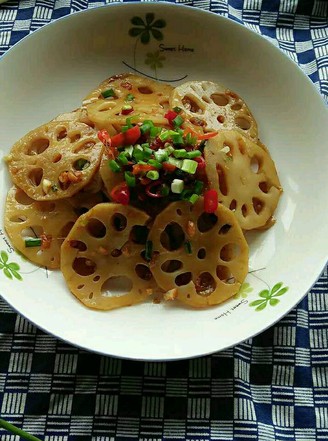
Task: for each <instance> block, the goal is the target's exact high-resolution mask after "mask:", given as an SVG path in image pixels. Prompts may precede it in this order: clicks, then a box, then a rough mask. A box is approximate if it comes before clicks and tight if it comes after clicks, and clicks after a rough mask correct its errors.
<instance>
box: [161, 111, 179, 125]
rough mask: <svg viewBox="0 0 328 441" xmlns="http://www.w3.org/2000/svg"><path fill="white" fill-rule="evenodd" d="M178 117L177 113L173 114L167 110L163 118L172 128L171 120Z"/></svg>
mask: <svg viewBox="0 0 328 441" xmlns="http://www.w3.org/2000/svg"><path fill="white" fill-rule="evenodd" d="M177 116H178V114H177V112H174V110H168V111H167V112H166V114H165V115H164V118H166V119H167V120H168V122H169V124H170V125H171V126H173V120H174V118H176V117H177Z"/></svg>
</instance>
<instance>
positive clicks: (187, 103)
mask: <svg viewBox="0 0 328 441" xmlns="http://www.w3.org/2000/svg"><path fill="white" fill-rule="evenodd" d="M176 106H177V107H180V108H181V109H182V110H183V116H185V117H187V118H188V120H189V121H188V122H187V123H186V124H187V125H188V123H191V125H192V126H193V128H194V129H196V130H198V129H202V130H203V131H204V132H212V131H216V130H221V129H236V130H238V131H240V132H241V133H243V134H245V135H246V136H248V137H249V138H250V139H252V140H254V141H256V140H257V138H258V130H257V123H256V121H255V119H254V116H253V115H252V113H251V111H250V109H249V108H248V106H247V105H246V103H245V101H244V100H243V99H242V98H241V97H240V96H238V95H237V94H236V93H235V92H233V91H231V90H230V89H227V88H226V87H224V86H222V85H220V84H217V83H213V82H211V81H189V82H187V83H184V84H181V85H180V86H178V87H176V88H175V89H174V91H173V92H172V94H171V97H170V107H171V108H174V107H176Z"/></svg>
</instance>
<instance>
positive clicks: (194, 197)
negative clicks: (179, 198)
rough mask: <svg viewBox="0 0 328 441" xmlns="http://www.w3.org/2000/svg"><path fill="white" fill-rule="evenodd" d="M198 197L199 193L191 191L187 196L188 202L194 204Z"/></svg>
mask: <svg viewBox="0 0 328 441" xmlns="http://www.w3.org/2000/svg"><path fill="white" fill-rule="evenodd" d="M198 199H199V195H198V194H196V193H193V194H192V195H191V196H190V198H189V202H191V203H192V204H194V203H195V202H197V201H198Z"/></svg>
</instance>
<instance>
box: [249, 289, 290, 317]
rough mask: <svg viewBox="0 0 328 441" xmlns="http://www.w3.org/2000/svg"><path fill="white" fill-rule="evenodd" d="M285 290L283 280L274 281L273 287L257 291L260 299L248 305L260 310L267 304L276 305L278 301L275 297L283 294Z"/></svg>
mask: <svg viewBox="0 0 328 441" xmlns="http://www.w3.org/2000/svg"><path fill="white" fill-rule="evenodd" d="M287 291H288V286H284V287H283V282H279V283H276V284H275V285H274V287H273V288H271V289H264V290H262V291H261V292H259V297H260V299H258V300H254V301H253V302H251V303H250V304H249V306H251V307H253V308H255V311H262V310H263V309H265V308H266V307H267V306H268V305H270V306H276V305H277V304H278V303H279V302H280V299H278V298H277V297H280V296H282V295H284V294H285V293H286V292H287Z"/></svg>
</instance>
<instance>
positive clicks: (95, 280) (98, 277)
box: [92, 276, 100, 282]
mask: <svg viewBox="0 0 328 441" xmlns="http://www.w3.org/2000/svg"><path fill="white" fill-rule="evenodd" d="M92 280H93V281H94V282H99V280H100V276H95V277H94V278H93V279H92Z"/></svg>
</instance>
